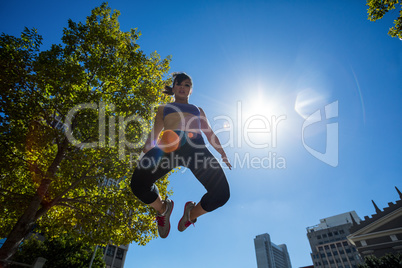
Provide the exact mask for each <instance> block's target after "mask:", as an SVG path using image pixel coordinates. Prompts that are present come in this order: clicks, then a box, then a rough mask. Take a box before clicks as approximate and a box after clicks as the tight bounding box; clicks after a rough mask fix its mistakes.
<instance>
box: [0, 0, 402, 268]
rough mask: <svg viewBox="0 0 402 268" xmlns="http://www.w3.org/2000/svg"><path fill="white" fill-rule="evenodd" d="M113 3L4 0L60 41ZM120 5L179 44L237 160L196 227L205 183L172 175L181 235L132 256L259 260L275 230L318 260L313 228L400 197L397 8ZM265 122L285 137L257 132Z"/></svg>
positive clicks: (401, 62) (296, 253)
mask: <svg viewBox="0 0 402 268" xmlns="http://www.w3.org/2000/svg"><path fill="white" fill-rule="evenodd" d="M100 4H101V1H88V0H85V1H82V0H80V1H75V0H74V1H65V0H62V1H43V0H39V1H2V2H1V3H0V32H4V33H7V34H11V35H17V36H18V35H19V33H20V32H21V31H22V30H23V29H24V26H27V27H29V28H32V27H35V28H37V29H38V31H39V33H40V34H41V35H42V36H43V37H44V46H43V47H44V48H46V47H48V46H50V44H52V43H60V42H61V41H60V38H61V36H62V29H63V27H66V26H67V20H68V19H69V18H71V19H73V20H74V21H84V20H85V17H86V16H87V15H89V14H90V11H91V10H92V9H93V8H94V7H96V6H99V5H100ZM109 5H110V6H111V7H112V9H117V10H120V11H121V16H120V19H119V21H120V23H121V29H122V30H124V31H128V30H129V29H130V28H138V29H139V30H140V31H141V32H142V36H141V37H140V39H139V44H140V46H141V48H142V49H143V50H144V51H145V52H146V53H147V54H149V53H151V52H152V51H155V50H156V51H157V52H158V53H159V54H160V55H161V56H162V57H166V56H168V55H172V59H173V60H172V63H171V71H172V72H173V71H185V72H187V73H188V74H190V75H191V76H192V78H193V80H194V92H193V94H192V96H191V98H190V102H191V103H193V104H196V105H198V106H200V107H202V108H203V109H204V111H205V112H206V114H207V116H208V118H209V120H210V123H211V125H212V127H213V128H214V129H215V131H217V132H219V134H218V136H219V137H220V138H221V141H222V142H223V143H225V144H226V145H227V146H226V148H225V150H226V152H227V154H228V156H229V158H230V159H231V161H232V165H234V166H235V168H234V169H233V170H231V171H229V170H227V169H226V170H225V172H226V174H227V177H228V180H229V183H230V185H231V199H230V201H229V202H228V203H227V205H225V206H224V207H222V208H220V209H219V210H217V211H215V212H213V213H210V214H208V215H205V216H203V217H202V218H200V219H199V220H198V222H197V224H196V227H194V228H193V227H191V228H190V229H189V230H186V232H184V233H179V232H178V231H177V229H176V224H177V222H178V220H179V219H180V217H181V214H182V206H183V205H184V203H185V202H186V201H189V200H194V201H198V200H199V199H200V198H201V196H202V195H203V194H204V190H203V189H202V186H201V185H200V184H199V183H198V181H197V180H196V179H195V178H194V177H193V175H192V174H191V172H189V171H184V172H183V170H181V171H179V172H178V173H176V174H174V175H172V176H171V188H172V189H173V191H174V195H173V196H172V197H171V198H172V199H173V200H174V201H175V210H174V211H173V214H172V218H171V220H172V224H173V228H172V230H171V233H170V235H169V237H168V238H167V239H164V240H163V239H156V240H153V241H151V242H150V243H149V244H148V245H147V246H145V247H139V246H136V245H131V246H130V250H129V253H128V256H127V259H126V267H147V268H151V267H159V266H160V265H161V264H163V266H164V267H185V266H191V267H193V268H197V267H211V268H213V267H239V268H243V267H256V266H257V265H256V260H255V253H254V242H253V239H254V237H255V236H256V235H259V234H262V233H269V234H270V236H271V239H272V241H273V242H274V243H276V244H282V243H284V244H286V245H287V247H288V250H289V254H290V258H291V262H292V266H293V267H300V266H305V265H310V264H312V261H311V258H310V255H309V254H310V252H311V250H310V247H309V243H308V240H307V237H306V227H309V226H312V225H315V224H318V223H319V220H320V219H322V218H325V217H329V216H333V215H336V214H340V213H344V212H348V211H351V210H355V211H356V212H357V214H358V215H359V216H360V217H361V218H363V217H364V216H366V215H371V214H373V213H374V212H375V210H374V208H373V206H372V205H371V199H373V200H374V201H375V202H376V203H377V205H378V206H379V207H380V208H383V207H386V206H387V203H388V202H392V201H395V200H397V199H398V198H399V197H398V195H397V193H396V191H395V189H394V186H397V187H399V189H401V190H402V183H401V173H402V172H401V171H402V168H401V166H402V165H401V160H400V159H402V155H401V154H402V153H401V149H402V142H401V139H400V137H401V134H402V128H401V126H402V124H401V119H400V117H401V116H402V112H401V110H400V103H401V101H402V93H401V91H402V90H401V89H402V41H400V40H398V39H396V38H391V37H390V36H388V35H387V31H388V28H389V27H391V26H392V20H393V19H394V18H395V17H396V15H397V13H396V12H393V13H391V14H388V15H387V16H386V17H385V18H384V19H383V20H380V21H378V22H370V21H368V20H367V11H366V6H365V1H356V0H355V1H346V0H344V1H327V0H324V1H253V0H252V1H197V2H196V1H141V2H140V1H128V0H120V1H117V0H111V1H109ZM331 104H332V105H331ZM325 107H327V111H325ZM330 108H331V109H330ZM317 111H318V112H317ZM312 114H316V115H321V116H322V118H324V119H325V118H326V116H327V117H328V115H331V114H332V115H334V117H333V118H329V119H328V120H321V121H320V120H318V121H314V120H313V119H314V118H311V117H310V118H309V115H312ZM239 115H241V118H240V116H239ZM256 115H259V117H257V116H256ZM281 116H282V117H281ZM258 118H259V119H258ZM275 118H276V119H280V118H282V119H281V120H280V121H279V122H278V120H277V121H276V124H274V122H275ZM263 120H266V121H263ZM264 122H265V123H266V124H268V125H269V126H270V127H271V129H269V130H274V129H272V127H273V126H276V131H275V134H273V131H271V132H268V131H265V133H247V131H254V130H251V128H264V126H266V124H265V125H264ZM267 122H268V123H267ZM225 126H226V127H225ZM327 126H331V127H330V128H327ZM332 127H335V128H332ZM336 127H337V130H336ZM334 130H336V131H334ZM245 131H246V132H245ZM262 132H264V131H262ZM327 137H328V138H327ZM231 140H233V141H234V142H233V143H230V141H231ZM327 142H328V145H327ZM267 144H268V145H267ZM255 145H267V146H265V147H266V148H255V147H256V146H255ZM328 146H330V147H331V148H332V149H333V148H336V150H335V151H333V150H332V149H331V150H332V151H331V150H327V151H326V148H328ZM262 147H263V146H262ZM308 148H310V151H308ZM211 150H212V151H213V149H212V148H211ZM312 151H315V152H317V153H316V156H314V155H312V153H311V152H312ZM213 153H214V154H215V155H216V156H218V154H217V153H216V152H215V151H213ZM320 153H321V154H320ZM325 153H327V154H325ZM323 155H326V156H325V157H329V158H325V159H324V156H323ZM252 159H254V160H252ZM328 159H329V160H328ZM324 160H325V161H327V162H328V161H332V162H331V163H332V165H330V164H328V163H326V162H325V161H324ZM336 160H337V161H336ZM252 161H254V162H252ZM251 162H252V163H253V164H252V163H251ZM247 164H248V165H247Z"/></svg>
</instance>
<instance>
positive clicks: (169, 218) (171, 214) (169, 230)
mask: <svg viewBox="0 0 402 268" xmlns="http://www.w3.org/2000/svg"><path fill="white" fill-rule="evenodd" d="M170 201H171V202H172V209H171V210H170V215H169V231H168V233H167V234H166V236H165V237H162V236H161V235H159V237H160V238H163V239H165V238H166V237H168V236H169V233H170V227H171V224H170V216H171V215H172V211H173V207H174V202H173V200H170Z"/></svg>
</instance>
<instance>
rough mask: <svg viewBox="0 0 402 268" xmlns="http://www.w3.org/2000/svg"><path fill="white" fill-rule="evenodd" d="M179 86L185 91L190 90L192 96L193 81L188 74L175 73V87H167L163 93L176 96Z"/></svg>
mask: <svg viewBox="0 0 402 268" xmlns="http://www.w3.org/2000/svg"><path fill="white" fill-rule="evenodd" d="M179 86H182V87H184V88H185V89H189V90H190V92H189V93H190V94H191V90H192V88H193V80H192V79H191V77H190V76H189V75H188V74H186V73H173V86H172V87H170V86H165V89H164V90H163V93H165V94H167V95H174V94H175V93H176V92H175V91H177V90H178V87H179Z"/></svg>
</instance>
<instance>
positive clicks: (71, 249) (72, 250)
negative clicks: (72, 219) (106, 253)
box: [11, 234, 105, 268]
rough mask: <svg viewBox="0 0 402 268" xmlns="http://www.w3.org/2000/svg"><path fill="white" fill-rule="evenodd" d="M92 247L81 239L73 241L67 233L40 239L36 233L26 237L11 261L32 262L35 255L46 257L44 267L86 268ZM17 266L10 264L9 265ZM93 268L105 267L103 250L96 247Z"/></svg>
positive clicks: (91, 253)
mask: <svg viewBox="0 0 402 268" xmlns="http://www.w3.org/2000/svg"><path fill="white" fill-rule="evenodd" d="M93 253H94V247H93V246H91V245H89V244H85V243H84V242H83V241H75V240H74V238H73V237H71V236H69V235H66V234H65V235H62V236H60V237H57V238H50V239H45V240H44V241H41V240H39V239H38V238H37V236H36V235H33V236H31V237H29V238H28V239H26V240H25V241H24V243H22V244H21V246H20V247H19V250H18V251H17V252H16V254H15V255H14V256H13V261H14V262H18V263H26V264H32V263H34V262H35V260H36V258H37V257H43V258H45V259H46V263H45V265H44V268H71V267H76V268H87V267H89V264H90V262H91V259H92V255H93ZM14 266H15V267H18V266H16V265H11V267H14ZM92 267H93V268H103V267H105V261H104V260H103V252H102V249H101V248H98V249H97V251H96V254H95V257H94V259H93V262H92Z"/></svg>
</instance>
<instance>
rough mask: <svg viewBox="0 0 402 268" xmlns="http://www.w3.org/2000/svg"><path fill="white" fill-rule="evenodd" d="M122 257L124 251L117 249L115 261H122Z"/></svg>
mask: <svg viewBox="0 0 402 268" xmlns="http://www.w3.org/2000/svg"><path fill="white" fill-rule="evenodd" d="M123 256H124V250H123V249H121V248H118V249H117V253H116V259H119V260H122V259H123Z"/></svg>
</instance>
